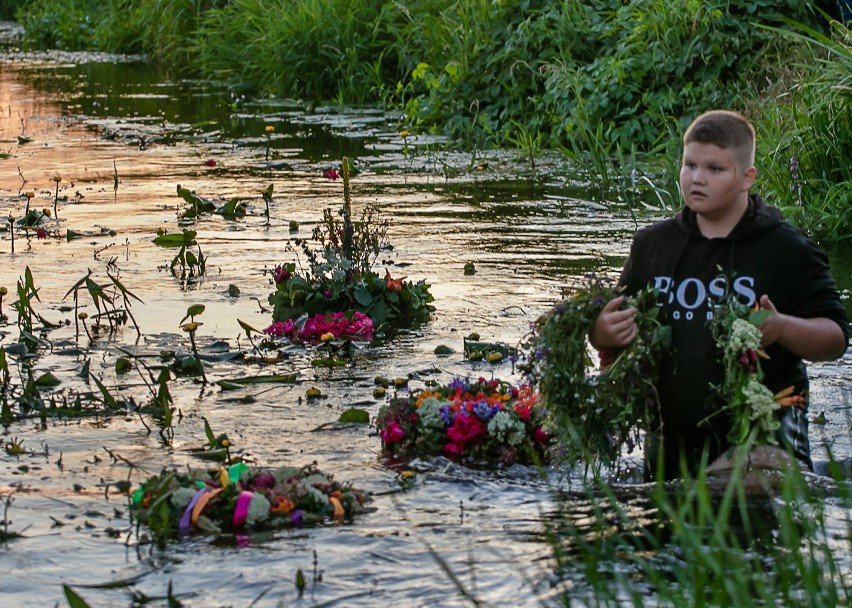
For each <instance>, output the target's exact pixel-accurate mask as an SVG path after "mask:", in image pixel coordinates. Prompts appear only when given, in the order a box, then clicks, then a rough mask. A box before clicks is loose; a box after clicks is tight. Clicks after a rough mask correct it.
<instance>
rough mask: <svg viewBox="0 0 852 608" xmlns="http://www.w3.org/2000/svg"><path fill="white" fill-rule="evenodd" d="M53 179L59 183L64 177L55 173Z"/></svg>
mask: <svg viewBox="0 0 852 608" xmlns="http://www.w3.org/2000/svg"><path fill="white" fill-rule="evenodd" d="M53 181H55V182H56V183H57V184H58V183H59V182H61V181H62V178H61V177H60V176H58V175H54V176H53Z"/></svg>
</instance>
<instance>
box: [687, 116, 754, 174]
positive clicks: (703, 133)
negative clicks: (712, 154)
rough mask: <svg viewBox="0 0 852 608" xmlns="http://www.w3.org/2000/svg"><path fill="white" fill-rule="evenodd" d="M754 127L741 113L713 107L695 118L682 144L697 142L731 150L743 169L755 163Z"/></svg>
mask: <svg viewBox="0 0 852 608" xmlns="http://www.w3.org/2000/svg"><path fill="white" fill-rule="evenodd" d="M755 139H756V135H755V132H754V126H753V125H752V124H751V123H750V122H749V121H748V119H747V118H746V117H745V116H743V115H742V114H740V113H739V112H733V111H731V110H711V111H709V112H705V113H704V114H701V115H700V116H699V117H698V118H696V119H695V120H693V121H692V124H691V125H689V127H688V128H687V129H686V133H684V135H683V145H684V146H685V145H686V144H689V143H692V142H697V143H702V144H713V145H715V146H719V147H720V148H722V149H725V150H730V151H731V153H732V154H733V156H734V160H735V161H736V163H737V164H738V165H739V166H740V168H741V169H743V170H746V169H748V168H749V167H752V166H754V148H755Z"/></svg>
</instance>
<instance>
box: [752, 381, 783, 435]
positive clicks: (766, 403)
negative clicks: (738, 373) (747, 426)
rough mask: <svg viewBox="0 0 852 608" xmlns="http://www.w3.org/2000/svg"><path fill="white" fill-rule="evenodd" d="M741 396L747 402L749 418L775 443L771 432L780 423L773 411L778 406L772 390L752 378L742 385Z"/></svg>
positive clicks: (776, 428)
mask: <svg viewBox="0 0 852 608" xmlns="http://www.w3.org/2000/svg"><path fill="white" fill-rule="evenodd" d="M743 396H744V397H745V398H746V401H747V402H748V407H749V413H748V416H749V418H750V419H751V420H754V421H756V422H757V426H758V427H759V428H760V430H762V431H764V432H765V434H766V436H767V439H768V440H769V441H771V442H773V443H775V441H774V438H773V436H772V434H773V433H774V432H775V431H776V430H778V428H779V427H780V426H781V423H780V422H778V419H777V418H776V417H775V411H776V410H777V409H778V408H779V407H780V406H779V405H778V403H777V402H776V401H775V396H774V395H773V394H772V391H770V390H769V389H768V388H766V386H764V385H763V384H761V383H760V382H758V381H757V380H756V379H754V378H752V379H751V380H749V383H748V384H747V385H746V386H744V387H743Z"/></svg>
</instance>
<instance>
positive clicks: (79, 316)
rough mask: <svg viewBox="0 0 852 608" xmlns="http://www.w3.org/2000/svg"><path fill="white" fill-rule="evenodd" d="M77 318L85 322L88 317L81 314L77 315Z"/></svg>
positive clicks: (83, 313)
mask: <svg viewBox="0 0 852 608" xmlns="http://www.w3.org/2000/svg"><path fill="white" fill-rule="evenodd" d="M77 318H78V319H80V320H81V321H85V320H86V319H88V318H89V315H88V314H87V313H85V312H81V313H80V314H79V315H77Z"/></svg>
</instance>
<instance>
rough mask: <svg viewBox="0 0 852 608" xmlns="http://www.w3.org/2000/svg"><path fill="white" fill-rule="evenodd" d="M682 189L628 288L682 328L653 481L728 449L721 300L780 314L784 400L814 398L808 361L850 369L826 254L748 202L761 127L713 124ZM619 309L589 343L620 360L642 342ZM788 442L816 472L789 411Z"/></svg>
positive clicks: (646, 232)
mask: <svg viewBox="0 0 852 608" xmlns="http://www.w3.org/2000/svg"><path fill="white" fill-rule="evenodd" d="M683 143H684V150H683V162H682V165H681V171H680V186H681V192H682V195H683V199H684V202H685V206H684V208H683V209H682V211H681V212H680V213H679V214H678V215H677V216H676V217H675V218H672V219H668V220H665V221H662V222H660V223H658V224H655V225H653V226H650V227H647V228H644V229H642V230H640V231H639V232H637V234H636V236H635V238H634V241H633V246H632V248H631V251H630V256H629V258H628V259H627V262H626V264H625V266H624V270H623V272H622V275H621V281H620V284H621V285H622V287H623V288H624V290H625V292H626V293H628V294H632V293H635V292H636V291H638V290H639V289H641V288H643V287H645V286H647V285H648V284H651V285H653V286H654V287H655V288H656V289H657V290H658V291H659V298H658V302H657V305H658V306H660V307H661V309H662V310H661V316H660V319H661V320H662V322H663V323H665V324H668V325H670V326H671V328H672V340H673V350H672V351H671V353H670V354H669V355H667V356H666V357H665V358H664V360H663V361H662V362H661V367H660V372H661V375H660V381H659V382H658V385H657V392H658V397H659V404H658V405H659V414H660V421H661V426H660V428H659V430H658V431H657V432H651V433H649V437H648V439H647V440H646V446H645V460H646V462H645V471H646V473H645V474H646V478H648V479H651V478H653V477H654V476H655V475H656V472H657V470H658V468H657V467H658V466H659V465H660V463H659V458H662V460H663V462H662V471H663V475H664V476H665V478H666V479H671V478H674V477H679V476H680V475H681V474H682V468H681V466H682V463H685V464H686V465H687V468H688V470H689V471H690V473H694V472H695V468H696V466H697V465H698V464H699V463H700V462H701V458H702V455H703V454H704V453H705V452H706V456H707V459H708V460H707V461H708V462H711V461H712V460H713V459H715V458H716V457H717V456H719V455H720V453H721V452H722V451H724V450H725V449H726V448H727V447H728V446H727V445H726V443H725V437H726V435H727V431H728V428H727V427H728V426H729V425H730V420H725V417H724V416H713V417H712V418H710V419H709V420H705V419H707V418H708V416H711V415H712V414H714V413H716V412H718V410H719V409H720V408H721V407H722V406H723V405H724V404H722V403H720V402H719V400H718V397H716V396H715V393H714V389H713V386H712V385H718V384H719V383H720V382H721V380H722V378H723V369H722V365H721V363H720V362H719V356H718V352H717V348H716V345H715V342H714V340H713V337H712V335H711V334H710V330H709V328H708V325H707V321H708V318H710V317H712V310H713V302H714V299H715V298H719V297H723V296H724V295H725V294H726V293H731V294H733V295H735V296H736V297H737V298H738V299H739V301H740V302H742V303H744V304H747V305H749V306H754V305H759V306H760V307H761V308H764V309H767V310H769V311H770V312H771V313H772V314H770V316H769V317H768V318H767V319H766V321H764V323H763V324H762V325H761V326H760V330H761V331H762V332H763V340H762V344H761V345H762V346H763V347H764V349H765V351H766V353H767V355H769V359H768V360H764V361H763V362H762V366H763V370H764V372H765V378H764V383H765V384H766V386H767V387H768V388H769V389H770V390H772V391H773V392H777V391H779V390H781V389H784V388H786V387H788V386H791V385H792V386H794V388H795V391H796V394H803V395H805V396H807V388H808V378H807V370H806V368H805V365H804V363H803V361H802V359H809V360H813V361H817V360H829V359H834V358H837V357H840V356H841V355H843V353H844V352H845V350H846V345H847V342H848V340H849V324H848V321H847V319H846V314H845V311H844V308H843V305H842V303H841V301H840V297H839V294H838V292H837V288H836V287H835V283H834V279H833V278H832V276H831V273H830V270H829V267H828V261H827V258H826V256H825V254H824V253H823V252H822V251H821V250H820V249H819V248H818V247H817V246H816V245H815V244H814V243H813V242H812V241H811V240H810V239H808V238H807V237H806V236H805V235H804V234H802V233H801V232H799V231H798V230H796V229H795V228H793V227H792V226H791V225H789V224H787V223H786V222H785V221H784V219H783V216H782V214H781V212H780V211H778V210H777V209H775V208H774V207H768V206H767V205H765V204H764V203H763V201H762V200H761V199H760V198H759V197H757V196H754V195H751V194H749V189H750V188H751V186H752V184H753V183H754V180H755V177H756V175H757V170H756V169H755V167H754V148H755V133H754V127H752V125H751V123H749V122H748V120H746V119H745V118H744V117H743V116H741V115H740V114H737V113H735V112H730V111H724V110H716V111H711V112H707V113H705V114H702V115H701V116H699V117H698V118H696V119H695V121H694V122H693V123H692V124H691V125H690V126H689V128H688V129H687V130H686V133H685V135H684V138H683ZM623 300H624V297H623V296H622V297H618V298H615V299H614V300H612V301H610V302H608V303H607V304H606V306H605V307H604V308H603V310H602V311H601V313H600V315H599V316H598V318H597V320H596V322H595V327H594V330H593V331H592V335H591V336H590V340H591V342H592V344H593V345H594V346H595V347H596V348H600V349H613V348H621V347H624V346H626V345H627V344H629V343H630V342H631V341H632V340H633V339H634V338H635V337H636V324H635V322H634V318H635V315H636V310H635V309H633V308H627V309H621V308H620V306H621V304H622V303H623ZM782 416H783V418H782V421H781V429H780V430H779V431H778V435H779V437H778V439H779V440H780V442H781V445H782V446H784V447H785V448H788V449H791V450H792V452H793V454H794V455H795V456H796V457H797V458H799V459H800V460H801V461H803V462H804V463H806V464H807V465H808V466H809V467H810V466H811V461H810V446H809V444H808V435H807V418H806V413H805V411H802V410H800V409H799V408H796V407H785V408H783V414H782Z"/></svg>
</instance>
